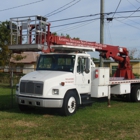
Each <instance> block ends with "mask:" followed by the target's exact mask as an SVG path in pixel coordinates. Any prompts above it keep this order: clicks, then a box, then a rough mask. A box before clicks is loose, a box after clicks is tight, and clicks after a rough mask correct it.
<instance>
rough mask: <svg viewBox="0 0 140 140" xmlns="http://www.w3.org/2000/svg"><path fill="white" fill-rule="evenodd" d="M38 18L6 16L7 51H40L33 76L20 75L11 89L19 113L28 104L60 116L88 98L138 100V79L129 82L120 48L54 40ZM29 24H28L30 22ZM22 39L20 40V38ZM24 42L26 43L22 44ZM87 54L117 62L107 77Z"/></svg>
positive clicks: (126, 59) (129, 73)
mask: <svg viewBox="0 0 140 140" xmlns="http://www.w3.org/2000/svg"><path fill="white" fill-rule="evenodd" d="M46 20H47V19H46V18H44V17H41V16H30V17H18V18H11V25H10V28H11V45H10V46H9V49H10V50H12V51H13V52H22V51H42V52H43V53H41V54H40V56H39V58H38V62H37V67H36V70H35V71H34V72H30V73H28V74H26V75H25V76H23V77H22V78H21V79H20V81H19V84H17V88H16V99H17V102H18V104H19V107H20V109H21V110H26V109H28V107H29V106H37V107H45V108H58V109H61V111H62V113H63V114H64V115H66V116H68V115H72V114H74V113H75V112H76V110H77V108H78V106H79V105H82V104H91V103H92V99H93V98H101V97H108V105H110V97H111V95H122V96H127V97H128V98H129V99H130V100H131V101H134V102H137V101H140V79H135V77H134V75H133V72H132V67H131V65H130V59H129V56H128V51H127V49H126V48H125V47H119V46H111V45H106V44H99V43H96V42H87V41H82V40H75V39H68V38H66V37H59V36H55V35H53V34H52V33H51V32H50V23H48V22H47V21H46ZM33 22H34V23H33ZM23 38H24V39H23ZM25 40H26V41H25ZM88 51H99V52H100V55H101V56H102V57H103V58H109V57H111V58H113V59H114V60H115V61H117V62H118V63H119V65H118V69H117V71H116V73H115V74H114V76H113V77H110V71H109V68H107V67H95V64H94V62H93V61H92V58H91V57H90V55H89V54H87V53H86V52H88Z"/></svg>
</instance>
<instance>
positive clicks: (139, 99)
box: [137, 89, 140, 101]
mask: <svg viewBox="0 0 140 140" xmlns="http://www.w3.org/2000/svg"><path fill="white" fill-rule="evenodd" d="M137 100H138V101H140V89H138V91H137Z"/></svg>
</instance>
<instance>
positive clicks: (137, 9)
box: [125, 7, 140, 19]
mask: <svg viewBox="0 0 140 140" xmlns="http://www.w3.org/2000/svg"><path fill="white" fill-rule="evenodd" d="M139 9H140V7H139V8H138V9H137V10H139ZM137 10H136V11H137ZM136 11H134V12H133V13H132V14H130V15H129V16H128V17H126V18H125V19H128V18H130V17H131V16H132V15H133V14H134V13H136Z"/></svg>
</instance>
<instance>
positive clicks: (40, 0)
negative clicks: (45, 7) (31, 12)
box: [0, 0, 44, 12]
mask: <svg viewBox="0 0 140 140" xmlns="http://www.w3.org/2000/svg"><path fill="white" fill-rule="evenodd" d="M42 1H44V0H39V1H35V2H31V3H27V4H23V5H19V6H15V7H11V8H7V9H2V10H0V12H2V11H6V10H11V9H15V8H19V7H23V6H27V5H31V4H35V3H38V2H42Z"/></svg>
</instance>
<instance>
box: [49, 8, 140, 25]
mask: <svg viewBox="0 0 140 140" xmlns="http://www.w3.org/2000/svg"><path fill="white" fill-rule="evenodd" d="M131 12H140V10H137V11H136V10H133V11H119V12H108V13H103V14H104V15H111V14H114V13H131ZM97 15H100V13H98V14H93V15H92V14H90V15H84V16H77V17H71V18H64V19H57V20H52V21H49V22H51V23H52V22H59V21H64V20H71V19H77V18H83V17H92V16H97ZM123 18H124V17H123ZM112 19H113V18H112Z"/></svg>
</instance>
